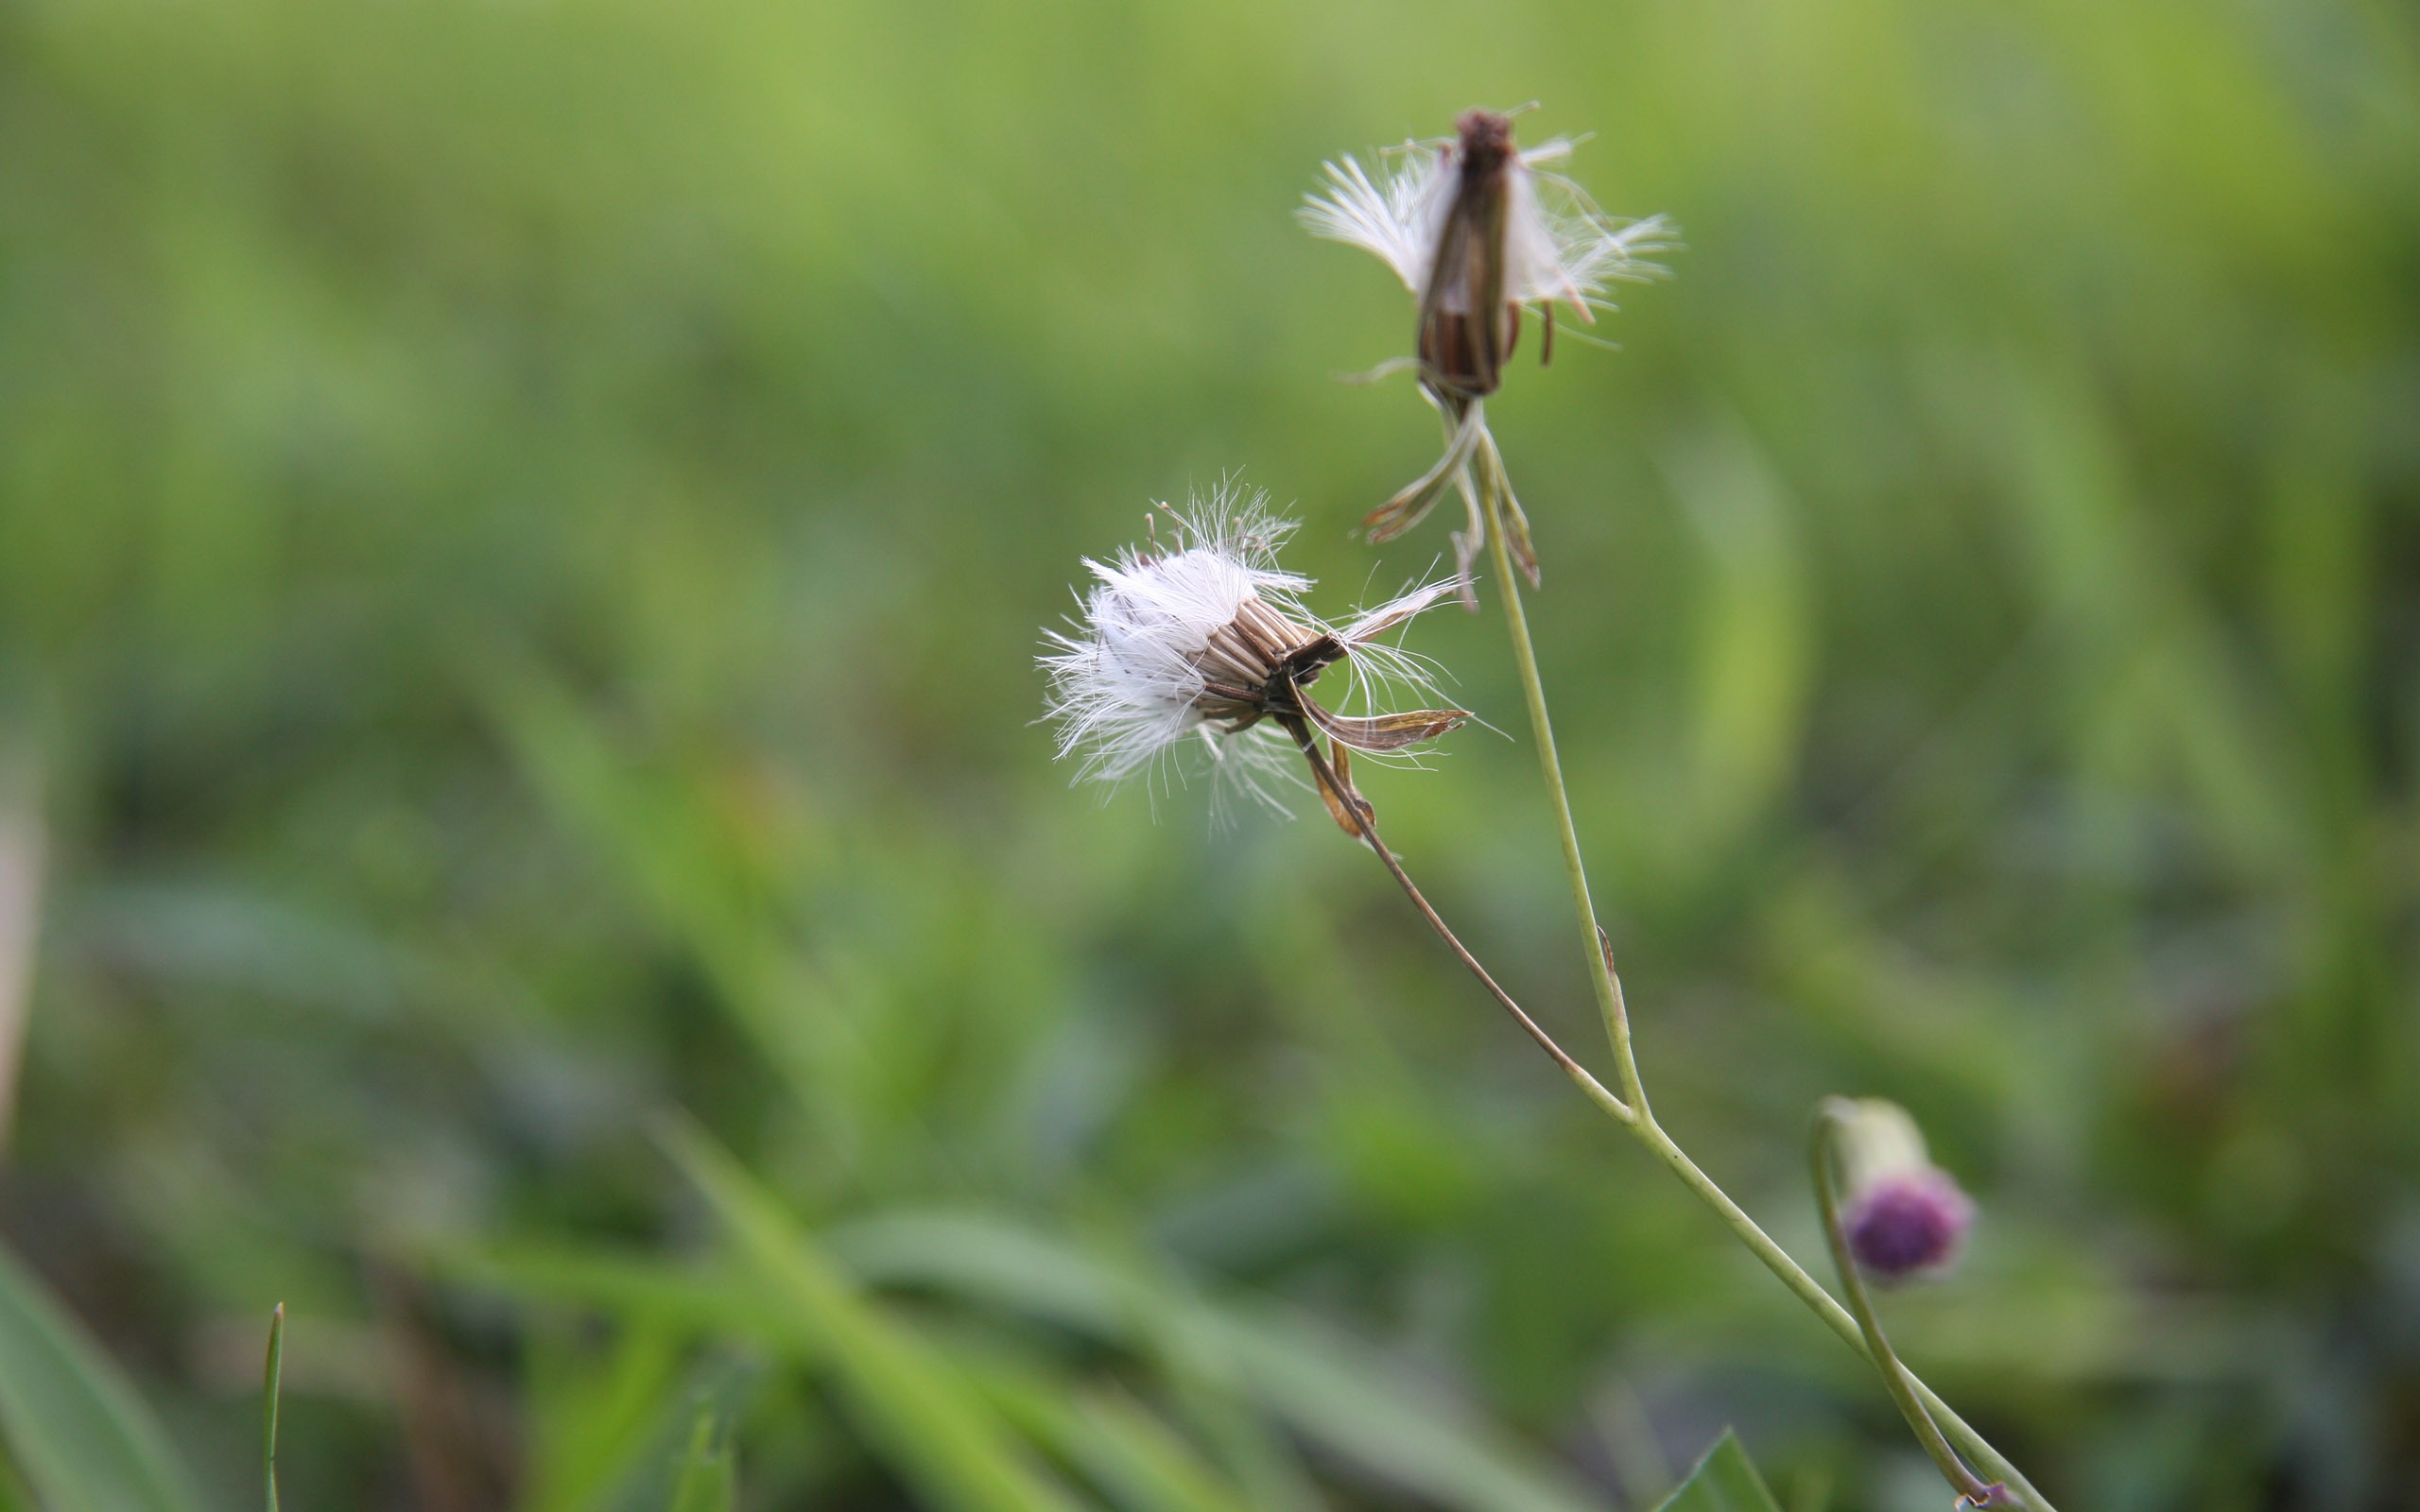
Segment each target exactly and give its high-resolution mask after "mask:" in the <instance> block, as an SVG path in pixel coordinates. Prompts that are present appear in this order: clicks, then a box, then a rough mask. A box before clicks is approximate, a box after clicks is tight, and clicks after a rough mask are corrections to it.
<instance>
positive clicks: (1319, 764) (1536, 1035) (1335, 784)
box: [1283, 718, 1636, 1124]
mask: <svg viewBox="0 0 2420 1512" xmlns="http://www.w3.org/2000/svg"><path fill="white" fill-rule="evenodd" d="M1283 723H1284V724H1285V726H1286V732H1287V733H1288V734H1289V735H1291V736H1293V737H1294V744H1295V745H1297V746H1299V747H1302V751H1303V755H1304V756H1305V758H1307V759H1308V760H1309V762H1310V764H1311V771H1312V773H1313V774H1314V775H1315V776H1316V777H1317V778H1318V779H1319V782H1320V785H1321V786H1322V787H1323V788H1325V789H1326V790H1327V791H1328V792H1329V793H1330V794H1332V795H1334V798H1335V806H1336V812H1337V813H1338V814H1339V815H1340V816H1342V815H1350V816H1352V818H1353V824H1354V828H1355V829H1357V831H1359V832H1360V835H1361V838H1362V839H1363V840H1365V841H1367V842H1368V843H1369V846H1370V849H1371V850H1372V851H1376V852H1377V856H1378V860H1379V861H1380V862H1382V863H1384V864H1385V866H1386V868H1387V874H1388V875H1389V876H1391V877H1392V878H1394V879H1395V885H1397V886H1399V887H1401V888H1402V889H1403V891H1404V896H1405V897H1407V898H1409V899H1410V900H1411V905H1412V906H1413V907H1414V908H1417V909H1418V910H1420V917H1421V918H1423V919H1426V920H1427V921H1428V927H1429V928H1430V929H1432V930H1435V931H1436V932H1437V937H1438V938H1439V939H1442V940H1443V941H1444V942H1445V945H1446V948H1447V949H1449V950H1451V951H1452V952H1453V953H1454V955H1455V957H1456V958H1457V959H1458V960H1460V961H1461V963H1462V966H1463V967H1464V969H1466V970H1467V971H1469V972H1470V973H1471V975H1473V976H1475V977H1477V978H1478V982H1479V986H1481V987H1483V988H1487V990H1488V994H1489V995H1490V996H1492V997H1494V998H1495V1001H1496V1002H1498V1003H1500V1004H1502V1005H1504V1011H1505V1012H1507V1013H1509V1014H1511V1015H1513V1022H1516V1023H1518V1024H1519V1025H1520V1026H1521V1027H1522V1028H1523V1029H1525V1030H1527V1031H1528V1032H1529V1036H1530V1039H1532V1040H1536V1041H1537V1042H1538V1048H1539V1049H1541V1050H1543V1051H1545V1052H1546V1053H1547V1055H1548V1056H1550V1057H1553V1059H1554V1063H1555V1064H1556V1065H1558V1066H1561V1067H1562V1068H1563V1074H1564V1075H1566V1076H1568V1077H1570V1078H1571V1079H1572V1081H1573V1083H1574V1084H1575V1085H1577V1086H1578V1087H1579V1089H1580V1090H1581V1091H1582V1092H1585V1093H1586V1094H1587V1096H1588V1100H1589V1101H1590V1102H1592V1103H1595V1104H1596V1105H1597V1106H1598V1107H1599V1108H1603V1109H1604V1110H1605V1111H1606V1112H1607V1113H1610V1114H1612V1115H1613V1117H1614V1119H1615V1120H1616V1122H1618V1123H1623V1124H1628V1123H1631V1122H1632V1121H1633V1120H1634V1118H1635V1117H1636V1115H1635V1114H1634V1113H1633V1112H1632V1111H1631V1110H1630V1108H1629V1106H1628V1105H1627V1104H1625V1103H1624V1102H1623V1101H1622V1100H1621V1099H1620V1098H1618V1097H1616V1096H1615V1095H1614V1094H1613V1093H1612V1092H1610V1091H1606V1090H1605V1084H1604V1083H1602V1082H1600V1081H1599V1080H1598V1079H1597V1078H1596V1077H1595V1076H1593V1075H1591V1074H1589V1072H1588V1068H1587V1067H1585V1066H1582V1064H1581V1063H1580V1062H1578V1061H1577V1060H1574V1059H1572V1058H1571V1057H1570V1056H1568V1055H1566V1054H1564V1048H1563V1046H1561V1045H1559V1044H1557V1043H1555V1042H1554V1037H1553V1036H1552V1035H1550V1034H1548V1033H1547V1032H1546V1030H1544V1029H1543V1028H1540V1027H1539V1025H1538V1021H1536V1020H1535V1019H1532V1018H1530V1015H1529V1014H1528V1013H1527V1012H1525V1011H1524V1010H1523V1009H1522V1007H1521V1005H1520V1004H1518V1003H1515V1002H1514V1001H1513V994H1512V993H1510V992H1507V991H1505V990H1504V988H1501V987H1499V986H1497V985H1496V981H1495V977H1493V976H1491V975H1489V974H1488V970H1487V968H1486V967H1484V966H1481V965H1480V964H1479V960H1478V956H1476V955H1473V954H1471V953H1470V948H1469V947H1468V946H1466V945H1464V944H1463V943H1462V942H1461V937H1460V936H1457V935H1456V934H1455V933H1454V932H1453V930H1451V929H1450V928H1448V927H1446V924H1445V920H1444V919H1443V917H1442V916H1441V915H1440V914H1439V913H1438V912H1437V910H1436V908H1435V907H1434V906H1433V905H1431V904H1430V902H1428V899H1427V897H1426V894H1424V893H1422V892H1421V890H1420V887H1419V885H1418V884H1416V883H1414V882H1413V881H1412V880H1411V874H1410V873H1409V872H1407V871H1406V870H1404V869H1403V863H1402V862H1400V861H1397V860H1396V859H1395V857H1394V852H1393V851H1389V850H1388V849H1387V846H1386V842H1385V841H1383V840H1381V839H1379V838H1378V823H1377V820H1376V819H1375V818H1374V817H1373V816H1371V813H1370V807H1369V805H1368V804H1367V803H1365V802H1363V801H1362V799H1361V796H1360V795H1359V794H1357V793H1356V792H1354V791H1353V789H1352V788H1351V787H1350V786H1348V785H1347V784H1346V783H1345V782H1344V780H1343V778H1341V777H1340V776H1338V775H1337V770H1336V768H1335V767H1334V766H1332V765H1329V763H1328V759H1327V756H1326V754H1325V753H1324V752H1322V750H1321V749H1320V745H1319V739H1318V737H1317V736H1315V735H1313V734H1312V733H1311V729H1310V726H1309V725H1307V724H1305V722H1303V721H1302V720H1300V719H1291V718H1289V719H1286V720H1285V721H1283Z"/></svg>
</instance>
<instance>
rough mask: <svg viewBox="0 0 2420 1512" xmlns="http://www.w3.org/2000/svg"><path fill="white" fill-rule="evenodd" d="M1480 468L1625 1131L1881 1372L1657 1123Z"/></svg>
mask: <svg viewBox="0 0 2420 1512" xmlns="http://www.w3.org/2000/svg"><path fill="white" fill-rule="evenodd" d="M1473 460H1474V461H1475V462H1476V463H1477V465H1478V471H1479V491H1480V493H1481V494H1482V495H1483V498H1484V503H1485V506H1486V517H1487V535H1488V547H1489V551H1490V553H1491V556H1492V558H1493V559H1494V561H1495V576H1496V581H1497V582H1498V583H1500V584H1501V585H1502V589H1503V599H1504V617H1505V621H1506V624H1507V626H1508V627H1509V628H1510V630H1511V632H1512V638H1513V662H1514V663H1515V664H1516V665H1517V667H1518V668H1519V671H1520V675H1521V692H1522V694H1523V696H1524V697H1525V698H1526V699H1527V701H1528V703H1529V706H1530V729H1531V730H1532V731H1533V733H1534V735H1535V737H1536V740H1537V743H1538V767H1539V771H1540V773H1541V775H1542V776H1543V777H1544V778H1545V780H1546V787H1547V799H1549V800H1550V801H1551V803H1552V804H1553V807H1554V814H1555V820H1556V825H1557V828H1558V829H1559V830H1560V832H1561V833H1560V838H1561V839H1562V842H1563V860H1564V871H1565V872H1566V873H1567V875H1568V877H1569V880H1570V884H1571V899H1572V906H1573V908H1574V910H1575V911H1576V912H1577V913H1578V915H1579V917H1580V924H1581V931H1582V935H1583V936H1585V937H1586V941H1587V946H1586V948H1587V954H1588V969H1589V979H1590V981H1591V982H1592V983H1593V984H1594V985H1595V987H1596V990H1597V1003H1598V1006H1599V1010H1600V1011H1601V1012H1602V1014H1603V1016H1604V1020H1605V1033H1606V1037H1607V1038H1608V1039H1609V1040H1612V1041H1613V1046H1614V1054H1615V1056H1616V1067H1617V1070H1618V1072H1619V1074H1620V1079H1621V1085H1622V1091H1623V1092H1624V1093H1625V1094H1626V1095H1627V1096H1628V1098H1629V1099H1630V1101H1629V1107H1630V1108H1633V1109H1635V1110H1636V1111H1635V1114H1634V1116H1633V1117H1629V1118H1624V1119H1622V1121H1621V1122H1622V1124H1623V1126H1624V1127H1626V1128H1628V1129H1629V1130H1630V1131H1631V1133H1633V1134H1634V1135H1636V1136H1637V1138H1638V1141H1639V1143H1642V1144H1644V1145H1646V1146H1647V1147H1648V1149H1649V1150H1651V1151H1652V1152H1653V1153H1654V1155H1655V1158H1656V1159H1657V1160H1661V1161H1663V1162H1664V1164H1665V1166H1666V1167H1667V1168H1668V1169H1669V1170H1670V1171H1671V1173H1672V1174H1673V1175H1674V1176H1676V1177H1679V1178H1680V1179H1681V1182H1682V1184H1683V1185H1685V1186H1686V1187H1687V1188H1688V1189H1689V1190H1690V1191H1692V1192H1694V1193H1696V1194H1698V1197H1699V1199H1700V1200H1701V1201H1703V1202H1704V1203H1705V1205H1706V1206H1707V1207H1708V1208H1711V1209H1712V1210H1714V1213H1715V1215H1716V1216H1717V1217H1719V1218H1720V1219H1721V1220H1722V1222H1723V1224H1724V1225H1725V1226H1726V1227H1727V1228H1729V1229H1731V1231H1732V1232H1733V1233H1734V1234H1736V1235H1737V1236H1738V1239H1739V1242H1740V1243H1741V1244H1743V1245H1745V1246H1747V1247H1748V1251H1749V1253H1751V1254H1753V1255H1755V1257H1756V1258H1757V1259H1758V1260H1759V1261H1762V1262H1763V1263H1764V1265H1765V1268H1766V1269H1768V1270H1770V1271H1772V1273H1773V1275H1774V1276H1775V1277H1777V1278H1779V1279H1780V1280H1781V1283H1782V1284H1783V1285H1784V1286H1787V1287H1789V1290H1790V1292H1791V1294H1792V1295H1794V1296H1795V1297H1798V1299H1799V1300H1800V1301H1802V1302H1804V1303H1806V1306H1807V1308H1808V1309H1809V1310H1810V1311H1812V1312H1813V1313H1814V1314H1815V1315H1816V1316H1817V1317H1819V1318H1821V1319H1823V1321H1824V1326H1826V1327H1827V1328H1829V1329H1830V1330H1831V1331H1832V1332H1834V1333H1836V1334H1838V1335H1840V1337H1841V1341H1842V1342H1843V1343H1845V1344H1847V1345H1848V1346H1849V1347H1850V1348H1851V1349H1855V1350H1857V1352H1858V1354H1859V1355H1860V1356H1862V1357H1863V1358H1864V1359H1865V1360H1866V1361H1867V1362H1868V1363H1869V1364H1874V1365H1876V1366H1877V1367H1878V1366H1879V1364H1880V1362H1879V1361H1877V1360H1876V1358H1875V1355H1874V1351H1873V1349H1872V1347H1871V1346H1870V1345H1869V1344H1868V1343H1867V1342H1866V1338H1865V1333H1864V1331H1863V1330H1861V1329H1859V1328H1858V1322H1857V1319H1856V1318H1854V1317H1852V1316H1850V1315H1849V1313H1848V1310H1847V1309H1845V1308H1843V1307H1841V1304H1840V1303H1839V1302H1838V1301H1836V1300H1834V1299H1833V1297H1832V1294H1831V1293H1829V1292H1827V1291H1825V1290H1824V1286H1823V1283H1822V1282H1820V1281H1818V1280H1815V1278H1814V1277H1812V1276H1810V1275H1808V1274H1807V1273H1806V1269H1805V1268H1804V1267H1802V1266H1801V1265H1800V1264H1799V1263H1798V1262H1796V1261H1794V1260H1792V1259H1790V1257H1789V1251H1788V1250H1786V1249H1784V1248H1782V1247H1781V1246H1779V1245H1778V1244H1775V1243H1774V1242H1773V1239H1772V1235H1770V1234H1768V1233H1766V1232H1765V1230H1764V1229H1762V1228H1760V1227H1758V1225H1757V1223H1756V1221H1755V1219H1754V1218H1751V1217H1749V1216H1748V1214H1747V1211H1745V1210H1744V1209H1742V1208H1741V1207H1740V1206H1739V1204H1737V1202H1734V1201H1732V1200H1731V1196H1730V1194H1728V1193H1726V1192H1724V1191H1723V1190H1722V1188H1721V1187H1720V1186H1718V1185H1716V1184H1715V1180H1714V1178H1713V1177H1709V1176H1707V1175H1706V1174H1705V1172H1704V1171H1703V1170H1701V1169H1699V1167H1698V1163H1697V1162H1696V1161H1695V1160H1691V1159H1689V1156H1688V1152H1686V1151H1685V1150H1684V1149H1682V1148H1681V1146H1680V1145H1679V1144H1678V1143H1676V1142H1674V1140H1673V1139H1672V1137H1671V1136H1670V1135H1669V1134H1668V1133H1666V1132H1665V1131H1664V1127H1663V1125H1660V1124H1658V1123H1657V1122H1656V1121H1655V1114H1654V1112H1653V1110H1652V1109H1651V1108H1650V1106H1649V1104H1648V1101H1647V1089H1646V1088H1645V1086H1644V1085H1643V1084H1642V1083H1641V1082H1640V1080H1639V1074H1638V1059H1637V1057H1636V1056H1635V1054H1634V1052H1633V1050H1632V1048H1631V1037H1630V1015H1629V1011H1628V1008H1627V1005H1625V1004H1624V1002H1623V1000H1622V988H1621V978H1620V976H1619V975H1618V974H1617V973H1616V971H1615V970H1614V959H1613V949H1612V947H1611V945H1610V944H1609V943H1608V942H1607V939H1606V936H1605V932H1604V930H1603V929H1602V928H1601V927H1599V924H1598V923H1597V909H1596V903H1595V901H1594V900H1593V899H1592V898H1591V897H1590V895H1589V890H1588V872H1587V868H1586V866H1585V864H1584V863H1583V861H1582V857H1581V854H1580V833H1579V830H1578V828H1577V827H1576V826H1575V825H1574V824H1573V822H1572V817H1571V798H1570V794H1569V791H1568V790H1567V788H1566V787H1565V785H1564V779H1563V764H1562V762H1561V760H1560V759H1559V758H1558V757H1557V755H1556V753H1555V745H1554V726H1553V723H1552V721H1551V720H1550V719H1549V718H1548V716H1547V695H1546V684H1545V681H1544V680H1543V679H1541V678H1540V677H1539V675H1538V658H1537V649H1536V647H1535V645H1534V644H1532V643H1531V641H1530V622H1529V617H1528V615H1527V614H1526V613H1525V612H1524V611H1523V610H1522V607H1521V589H1520V585H1519V583H1518V582H1517V581H1516V580H1515V578H1514V574H1513V562H1512V554H1511V552H1510V550H1509V549H1508V548H1507V546H1506V544H1505V525H1504V505H1503V500H1504V499H1505V498H1507V497H1509V496H1510V494H1511V492H1512V483H1511V480H1510V479H1509V478H1508V477H1507V476H1506V474H1505V471H1504V457H1503V454H1502V453H1500V452H1499V451H1497V450H1496V446H1495V436H1494V435H1493V434H1492V433H1489V432H1485V431H1482V432H1481V433H1480V436H1479V438H1478V453H1477V455H1476V456H1475V457H1474V458H1473ZM1901 1368H1902V1371H1903V1373H1904V1376H1905V1381H1906V1384H1907V1386H1908V1387H1909V1389H1910V1391H1911V1392H1912V1393H1913V1394H1914V1395H1915V1397H1916V1399H1917V1400H1918V1401H1920V1402H1921V1403H1922V1404H1923V1406H1924V1408H1925V1410H1926V1411H1927V1413H1929V1414H1930V1415H1931V1417H1932V1418H1933V1420H1934V1421H1935V1422H1936V1423H1937V1424H1939V1425H1940V1426H1941V1427H1942V1428H1943V1429H1944V1430H1945V1432H1946V1433H1947V1435H1949V1436H1950V1437H1951V1438H1953V1439H1955V1440H1956V1441H1957V1442H1958V1444H1959V1446H1960V1447H1961V1448H1962V1449H1964V1450H1965V1452H1967V1453H1968V1454H1969V1455H1971V1456H1972V1457H1973V1458H1974V1460H1975V1462H1976V1463H1977V1464H1979V1465H1980V1466H1982V1467H1983V1469H1985V1470H1987V1471H1988V1472H1990V1473H1991V1474H1993V1475H1995V1476H1997V1477H1998V1478H1999V1479H2000V1480H2002V1481H2004V1482H2006V1483H2007V1484H2008V1485H2010V1486H2014V1487H2015V1488H2016V1490H2017V1492H2018V1494H2019V1495H2021V1496H2022V1497H2023V1498H2024V1500H2025V1505H2026V1506H2027V1507H2029V1508H2031V1509H2032V1512H2057V1509H2056V1508H2055V1507H2053V1506H2051V1504H2050V1503H2049V1500H2048V1498H2046V1497H2044V1496H2043V1495H2042V1493H2041V1492H2039V1491H2037V1490H2035V1489H2034V1488H2033V1484H2032V1483H2031V1481H2028V1480H2027V1479H2026V1478H2025V1476H2024V1474H2023V1473H2022V1472H2021V1471H2019V1470H2018V1469H2017V1468H2016V1467H2015V1466H2014V1465H2012V1464H2010V1463H2009V1460H2008V1456H2006V1455H2004V1454H2002V1453H2001V1452H1999V1451H1998V1450H1997V1449H1994V1448H1993V1447H1992V1445H1991V1442H1990V1440H1988V1439H1986V1438H1984V1436H1983V1435H1981V1434H1979V1433H1978V1432H1976V1430H1975V1429H1974V1427H1973V1426H1972V1425H1971V1424H1969V1423H1968V1422H1967V1421H1966V1419H1964V1418H1963V1417H1959V1416H1958V1414H1957V1413H1956V1412H1955V1411H1953V1410H1952V1409H1951V1408H1950V1406H1949V1404H1948V1403H1947V1402H1945V1401H1944V1400H1941V1396H1940V1394H1939V1393H1937V1392H1935V1391H1934V1390H1933V1389H1932V1388H1931V1387H1930V1386H1927V1385H1926V1384H1925V1383H1924V1382H1922V1381H1921V1380H1919V1379H1917V1378H1916V1376H1915V1375H1914V1373H1913V1372H1910V1371H1906V1370H1905V1367H1904V1366H1903V1367H1901Z"/></svg>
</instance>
